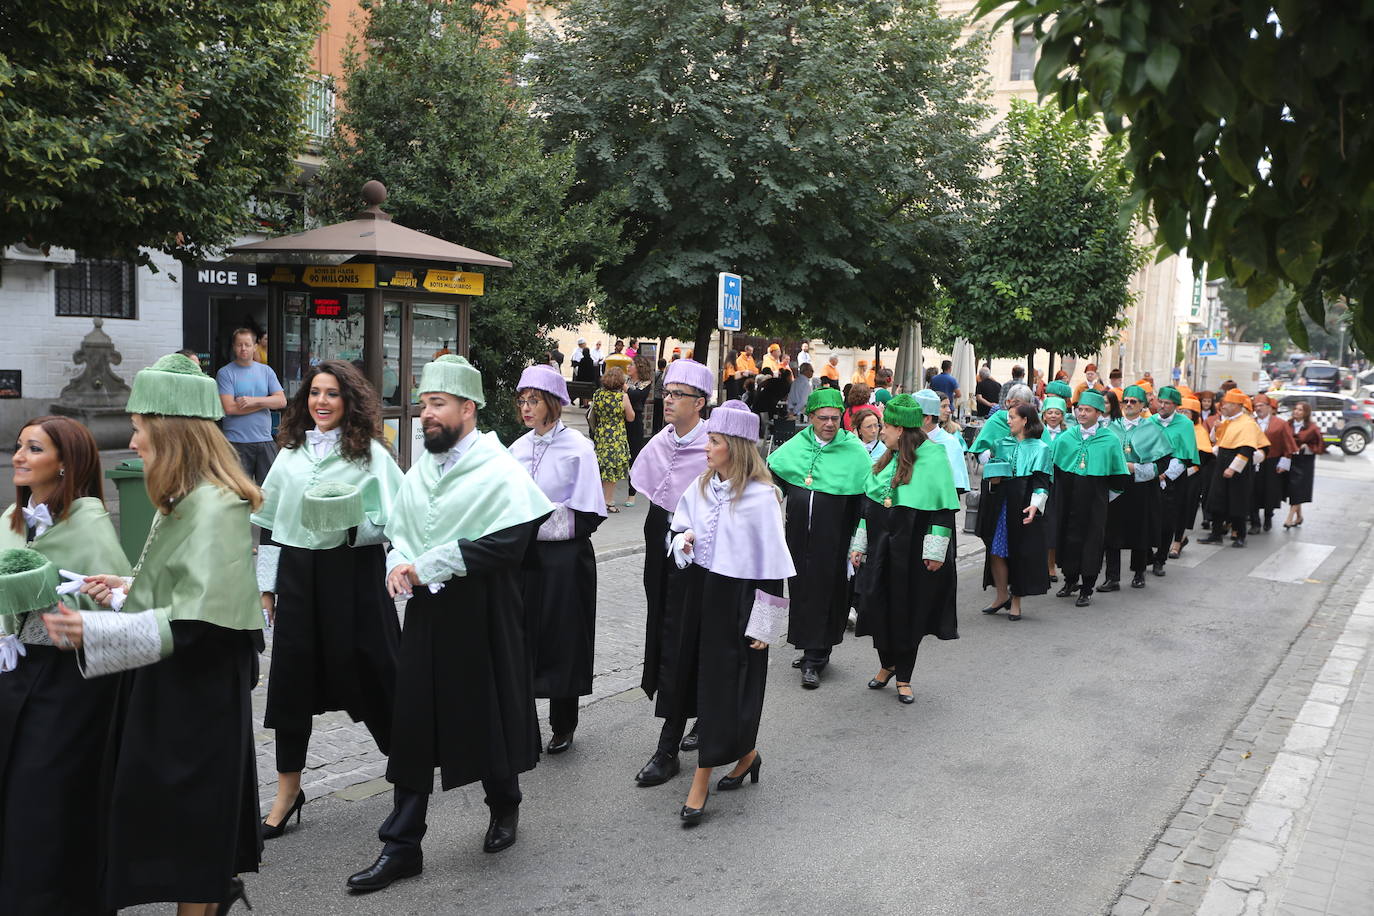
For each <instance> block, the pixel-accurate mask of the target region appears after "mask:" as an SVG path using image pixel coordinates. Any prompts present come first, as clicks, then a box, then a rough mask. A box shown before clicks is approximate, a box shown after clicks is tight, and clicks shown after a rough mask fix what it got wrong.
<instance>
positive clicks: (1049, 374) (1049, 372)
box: [1045, 351, 1054, 385]
mask: <svg viewBox="0 0 1374 916" xmlns="http://www.w3.org/2000/svg"><path fill="white" fill-rule="evenodd" d="M1049 360H1050V365H1049V368H1048V369H1046V370H1045V384H1046V385H1048V384H1049V383H1050V382H1052V381H1054V352H1053V351H1051V352H1050V356H1049Z"/></svg>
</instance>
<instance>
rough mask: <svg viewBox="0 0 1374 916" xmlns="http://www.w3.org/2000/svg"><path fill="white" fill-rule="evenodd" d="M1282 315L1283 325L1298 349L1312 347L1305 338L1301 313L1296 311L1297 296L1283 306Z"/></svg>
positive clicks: (1305, 330)
mask: <svg viewBox="0 0 1374 916" xmlns="http://www.w3.org/2000/svg"><path fill="white" fill-rule="evenodd" d="M1283 317H1284V325H1285V327H1287V329H1288V337H1289V339H1291V340H1292V341H1293V343H1294V344H1296V345H1297V347H1298V349H1299V350H1310V349H1312V344H1311V342H1310V341H1309V340H1308V339H1307V326H1306V325H1305V324H1303V321H1302V313H1301V312H1299V311H1298V297H1297V296H1294V297H1293V298H1291V299H1289V300H1288V304H1287V305H1286V306H1284V310H1283Z"/></svg>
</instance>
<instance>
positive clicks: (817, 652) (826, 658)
mask: <svg viewBox="0 0 1374 916" xmlns="http://www.w3.org/2000/svg"><path fill="white" fill-rule="evenodd" d="M832 648H833V647H832V646H825V647H823V648H820V649H803V650H802V668H814V669H816V670H817V671H820V670H821V669H822V668H824V667H825V666H826V665H828V664H830V650H831V649H832Z"/></svg>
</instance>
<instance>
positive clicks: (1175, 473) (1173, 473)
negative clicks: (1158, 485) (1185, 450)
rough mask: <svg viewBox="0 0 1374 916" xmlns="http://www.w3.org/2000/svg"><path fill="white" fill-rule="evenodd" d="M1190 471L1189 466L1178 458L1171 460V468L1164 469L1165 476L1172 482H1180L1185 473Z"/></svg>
mask: <svg viewBox="0 0 1374 916" xmlns="http://www.w3.org/2000/svg"><path fill="white" fill-rule="evenodd" d="M1186 470H1188V468H1187V466H1186V465H1184V463H1183V462H1182V461H1179V460H1178V459H1177V458H1170V459H1169V466H1168V467H1167V468H1165V469H1164V476H1165V477H1167V478H1169V479H1170V480H1178V479H1179V478H1180V477H1182V476H1183V472H1184V471H1186Z"/></svg>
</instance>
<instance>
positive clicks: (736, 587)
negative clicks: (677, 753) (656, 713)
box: [667, 563, 782, 767]
mask: <svg viewBox="0 0 1374 916" xmlns="http://www.w3.org/2000/svg"><path fill="white" fill-rule="evenodd" d="M758 590H762V591H765V592H767V593H769V594H770V595H781V594H782V580H780V579H779V580H753V579H732V578H730V577H729V576H721V575H718V574H716V573H711V572H707V571H706V569H705V568H704V567H701V566H698V565H696V564H695V563H693V564H691V565H690V566H688V567H687V568H686V569H685V570H682V572H681V575H680V577H679V578H678V579H677V580H676V582H675V584H674V588H673V592H672V597H671V598H670V602H669V603H670V604H671V605H672V606H673V611H672V614H673V617H674V619H675V620H677V621H679V622H680V624H681V634H682V638H681V639H680V640H679V642H678V644H677V653H676V655H675V658H674V662H675V663H674V665H673V666H672V669H671V670H672V671H673V672H674V674H675V682H674V685H673V689H672V690H670V691H667V695H670V696H674V697H680V698H681V701H682V702H681V704H680V705H679V706H677V707H676V708H675V709H674V710H673V713H674V714H676V715H679V716H684V717H691V716H698V717H699V719H698V721H697V735H698V745H697V765H698V766H703V767H717V766H723V765H725V764H727V763H733V762H735V761H736V760H739V759H740V758H741V757H743V756H744V755H745V754H747V753H749V752H750V751H752V750H753V749H754V747H755V745H756V744H757V743H758V735H759V721H760V720H761V719H762V717H763V697H764V691H765V687H766V684H767V679H768V650H767V649H751V648H749V643H750V642H751V640H749V639H748V638H746V637H745V635H744V631H745V629H746V628H747V627H748V626H749V615H750V612H751V611H752V609H753V606H754V592H755V591H758Z"/></svg>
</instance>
